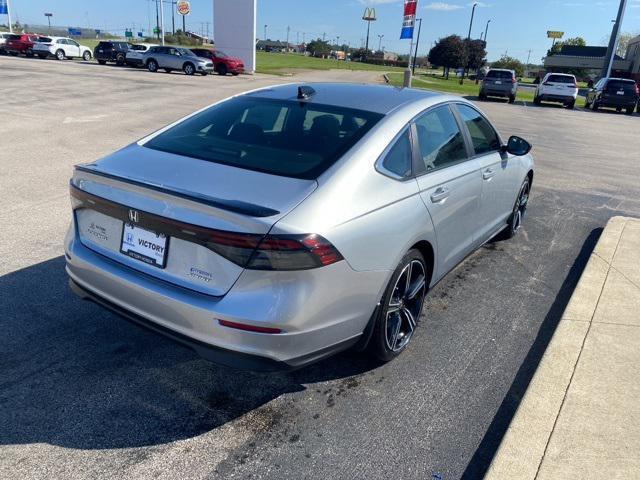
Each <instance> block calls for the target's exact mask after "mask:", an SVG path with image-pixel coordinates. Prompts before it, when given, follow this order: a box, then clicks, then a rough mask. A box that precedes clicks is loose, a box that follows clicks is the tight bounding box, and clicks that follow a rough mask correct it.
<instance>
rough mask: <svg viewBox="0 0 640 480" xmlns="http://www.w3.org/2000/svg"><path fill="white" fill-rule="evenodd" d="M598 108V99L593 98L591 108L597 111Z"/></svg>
mask: <svg viewBox="0 0 640 480" xmlns="http://www.w3.org/2000/svg"><path fill="white" fill-rule="evenodd" d="M599 108H600V105H598V101H597V100H594V101H593V103H592V104H591V110H593V111H594V112H597V111H598V109H599Z"/></svg>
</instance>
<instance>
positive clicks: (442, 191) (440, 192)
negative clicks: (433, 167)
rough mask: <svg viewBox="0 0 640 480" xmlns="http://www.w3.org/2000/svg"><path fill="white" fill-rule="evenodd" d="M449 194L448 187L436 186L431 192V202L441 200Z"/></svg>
mask: <svg viewBox="0 0 640 480" xmlns="http://www.w3.org/2000/svg"><path fill="white" fill-rule="evenodd" d="M448 196H449V189H448V188H446V187H438V188H437V189H436V191H435V192H433V193H432V194H431V201H432V202H433V203H437V202H441V201H442V200H444V199H445V198H447V197H448Z"/></svg>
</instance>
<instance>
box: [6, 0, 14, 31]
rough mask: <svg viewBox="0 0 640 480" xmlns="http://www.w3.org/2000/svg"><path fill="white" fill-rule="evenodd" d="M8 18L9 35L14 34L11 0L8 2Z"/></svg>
mask: <svg viewBox="0 0 640 480" xmlns="http://www.w3.org/2000/svg"><path fill="white" fill-rule="evenodd" d="M7 17H9V33H13V25H12V23H11V0H7Z"/></svg>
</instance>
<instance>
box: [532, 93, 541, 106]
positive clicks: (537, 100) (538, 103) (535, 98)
mask: <svg viewBox="0 0 640 480" xmlns="http://www.w3.org/2000/svg"><path fill="white" fill-rule="evenodd" d="M533 104H534V105H538V106H540V105H542V100H540V97H538V96H537V95H536V96H535V97H533Z"/></svg>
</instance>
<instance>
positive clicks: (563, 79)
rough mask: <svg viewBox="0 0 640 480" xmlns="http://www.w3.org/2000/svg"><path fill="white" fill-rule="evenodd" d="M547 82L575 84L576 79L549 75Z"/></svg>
mask: <svg viewBox="0 0 640 480" xmlns="http://www.w3.org/2000/svg"><path fill="white" fill-rule="evenodd" d="M547 82H553V83H573V84H575V83H576V79H575V78H574V77H569V76H566V75H551V76H549V79H548V80H547Z"/></svg>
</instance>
